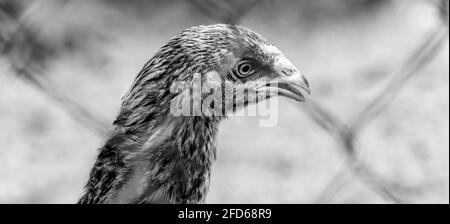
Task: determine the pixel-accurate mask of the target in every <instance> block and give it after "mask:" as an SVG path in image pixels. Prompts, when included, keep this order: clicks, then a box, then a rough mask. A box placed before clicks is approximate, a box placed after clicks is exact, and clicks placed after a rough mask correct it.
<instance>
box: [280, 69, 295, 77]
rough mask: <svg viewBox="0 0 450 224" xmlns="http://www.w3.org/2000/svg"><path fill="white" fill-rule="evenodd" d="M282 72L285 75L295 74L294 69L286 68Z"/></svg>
mask: <svg viewBox="0 0 450 224" xmlns="http://www.w3.org/2000/svg"><path fill="white" fill-rule="evenodd" d="M281 73H283V74H284V75H285V76H291V75H293V74H294V70H292V69H286V70H283V71H281Z"/></svg>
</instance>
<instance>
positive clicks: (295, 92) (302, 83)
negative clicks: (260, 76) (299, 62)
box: [271, 73, 311, 102]
mask: <svg viewBox="0 0 450 224" xmlns="http://www.w3.org/2000/svg"><path fill="white" fill-rule="evenodd" d="M271 83H272V82H271ZM273 84H274V85H276V87H277V88H278V95H280V96H285V97H288V98H291V99H294V100H297V101H300V102H304V101H305V95H306V94H307V95H311V88H310V86H309V82H308V80H307V79H306V78H305V77H304V76H302V75H300V74H298V73H297V74H293V75H291V76H288V77H284V78H282V79H279V80H277V81H276V82H275V83H273ZM271 85H272V84H271ZM305 93H306V94H305Z"/></svg>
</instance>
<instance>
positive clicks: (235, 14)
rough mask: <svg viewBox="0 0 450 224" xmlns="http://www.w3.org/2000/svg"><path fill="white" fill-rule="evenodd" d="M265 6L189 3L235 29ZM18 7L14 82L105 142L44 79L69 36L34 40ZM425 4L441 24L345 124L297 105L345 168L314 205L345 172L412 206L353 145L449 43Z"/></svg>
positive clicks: (94, 120) (12, 46) (13, 25)
mask: <svg viewBox="0 0 450 224" xmlns="http://www.w3.org/2000/svg"><path fill="white" fill-rule="evenodd" d="M264 1H269V0H251V1H232V0H228V1H214V0H202V1H200V0H191V1H189V2H190V3H191V4H193V5H194V6H195V7H197V8H198V9H200V11H202V12H203V13H204V14H205V15H207V16H208V17H210V18H211V19H212V20H213V21H216V22H221V23H230V24H239V23H240V22H241V20H242V19H243V18H245V16H246V15H247V14H248V13H249V12H251V10H252V9H253V7H255V6H257V5H258V4H261V2H264ZM22 4H23V2H21V1H19V2H18V1H0V25H1V27H0V52H1V55H2V59H3V60H5V61H6V64H7V65H8V66H9V68H10V69H11V70H13V71H14V74H16V76H17V77H19V78H20V79H21V80H23V81H24V82H26V83H28V84H29V85H31V86H33V87H35V88H36V89H38V90H39V91H40V92H42V93H43V94H45V95H47V96H48V97H50V98H51V99H52V100H53V102H54V103H55V104H56V105H58V106H59V107H61V108H62V109H64V111H65V112H66V113H67V114H68V115H69V116H71V117H72V118H73V119H74V120H75V121H76V122H78V123H80V124H81V125H83V126H84V127H86V129H87V130H90V131H92V133H94V134H97V135H98V136H99V137H104V136H105V133H106V132H107V131H108V130H109V128H110V125H109V123H110V122H108V121H105V120H104V119H102V118H101V117H98V116H96V115H95V114H94V113H92V112H90V110H89V109H88V108H86V107H85V106H83V105H82V104H80V103H79V102H78V101H77V100H76V99H75V97H74V96H73V95H72V94H71V93H70V92H67V91H65V90H63V89H60V88H59V87H58V86H57V85H55V84H54V83H53V82H52V81H51V79H50V78H48V76H46V75H45V69H46V65H47V62H48V61H51V60H52V59H53V58H54V57H57V55H58V54H59V53H60V52H59V51H64V50H67V49H71V48H72V47H73V46H74V41H71V40H70V37H69V38H68V39H67V40H66V41H64V42H63V43H58V44H59V45H58V46H56V47H55V45H54V43H49V42H46V41H45V40H41V39H39V38H38V36H39V35H36V34H37V33H39V30H36V29H35V28H33V27H30V26H28V25H27V24H26V23H23V21H22V20H23V19H24V18H23V17H24V16H26V15H23V14H21V13H20V12H21V10H22V7H24V6H23V5H22ZM60 4H65V3H60ZM430 4H435V5H436V7H439V10H438V12H440V15H439V16H441V18H442V21H443V22H442V23H440V24H436V26H435V27H434V28H433V29H431V30H429V31H428V34H427V36H426V38H424V39H423V40H422V41H421V42H420V43H417V46H416V48H415V49H414V50H413V51H412V52H411V54H410V56H409V57H408V59H407V60H406V62H405V63H404V64H403V65H401V66H399V69H398V70H397V72H396V73H395V74H393V75H388V76H387V77H391V80H390V81H389V82H387V84H386V85H385V86H384V87H383V88H382V89H381V90H380V91H379V93H378V94H376V95H375V96H374V97H373V98H372V99H371V100H369V101H367V104H366V105H365V106H364V107H363V109H362V110H361V111H354V112H353V116H351V117H352V119H350V120H349V121H344V120H343V119H341V118H339V117H337V116H336V115H334V114H333V112H331V111H329V110H327V109H325V107H323V106H322V105H321V104H319V103H318V102H316V101H315V100H314V97H312V98H311V99H309V100H308V102H307V103H306V104H305V105H301V109H302V110H303V111H304V113H306V114H307V115H308V116H309V117H310V118H311V119H312V120H313V121H314V122H315V123H316V124H317V125H318V126H320V127H321V128H322V129H323V130H325V131H326V132H327V133H328V134H329V135H331V136H332V137H333V138H334V139H335V140H336V141H337V142H338V144H339V146H340V147H339V148H338V149H337V150H338V151H339V152H340V153H341V154H342V159H343V160H345V162H346V164H347V166H346V167H345V168H344V170H342V171H341V172H338V174H337V175H336V176H334V177H333V178H331V179H330V180H329V184H328V185H327V186H325V187H324V188H323V189H325V190H324V191H323V192H322V193H321V194H320V195H319V196H318V197H317V200H316V202H318V203H326V202H328V201H329V199H330V198H331V197H333V195H335V194H336V193H337V192H338V191H339V188H343V187H345V186H344V185H341V184H339V183H340V182H341V179H342V178H344V176H345V173H347V172H348V171H350V172H351V173H352V174H353V175H354V176H355V177H356V178H358V179H359V180H361V181H362V182H363V183H364V184H365V185H366V186H367V188H368V189H370V190H371V191H373V192H374V193H376V194H378V195H379V196H381V197H382V198H383V199H384V200H386V201H387V202H391V203H408V202H413V201H411V199H410V197H409V192H411V191H412V190H411V189H409V187H408V186H404V185H402V184H400V183H396V182H393V181H392V180H390V179H388V178H385V177H384V176H383V175H382V174H379V173H377V172H376V171H374V170H373V169H372V168H371V167H370V165H368V164H366V163H365V161H363V160H362V159H361V158H360V156H359V152H360V151H361V148H359V147H358V146H357V144H356V143H357V142H358V141H359V140H360V137H361V135H362V131H363V130H364V129H366V128H367V127H368V126H369V125H370V124H371V123H372V122H374V120H375V119H376V118H377V117H379V116H383V112H384V111H385V110H386V109H387V108H388V107H389V106H390V103H391V102H392V99H393V98H395V97H396V96H397V95H398V94H399V93H400V92H401V91H402V88H403V87H405V86H406V85H408V84H409V83H411V81H412V80H413V79H414V78H415V77H417V76H420V75H421V70H422V69H423V68H424V67H426V66H427V65H428V64H429V63H430V62H432V61H433V59H434V58H435V56H436V55H437V54H438V53H439V52H440V51H442V50H443V49H444V46H445V44H446V43H447V42H448V0H442V1H439V2H438V1H430Z"/></svg>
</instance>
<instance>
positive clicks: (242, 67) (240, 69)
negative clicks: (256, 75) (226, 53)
mask: <svg viewBox="0 0 450 224" xmlns="http://www.w3.org/2000/svg"><path fill="white" fill-rule="evenodd" d="M253 72H255V69H254V68H253V65H252V64H251V63H250V62H249V61H242V62H240V63H239V64H238V65H237V66H236V71H235V74H236V76H237V77H239V78H246V77H248V76H250V75H251V74H253Z"/></svg>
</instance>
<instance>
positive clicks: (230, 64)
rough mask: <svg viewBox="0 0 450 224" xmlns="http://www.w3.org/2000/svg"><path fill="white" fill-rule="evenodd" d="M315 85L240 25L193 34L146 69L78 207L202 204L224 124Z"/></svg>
mask: <svg viewBox="0 0 450 224" xmlns="http://www.w3.org/2000/svg"><path fill="white" fill-rule="evenodd" d="M305 93H307V94H309V93H310V87H309V83H308V81H307V80H306V78H305V77H304V76H302V75H301V74H300V72H299V71H298V70H297V68H295V66H294V65H292V63H291V62H290V61H289V60H288V59H287V58H286V57H285V56H284V55H283V54H282V52H281V51H280V50H278V49H277V48H276V47H275V46H273V45H272V44H270V43H269V42H268V41H267V40H266V39H264V38H263V37H262V36H261V35H259V34H257V33H255V32H253V31H251V30H249V29H247V28H244V27H242V26H237V25H225V24H216V25H208V26H198V27H192V28H190V29H186V30H184V31H182V32H181V33H179V34H178V35H177V36H175V37H173V38H172V39H170V40H169V41H168V42H167V44H165V45H164V46H163V47H162V48H161V49H160V50H159V51H158V52H156V54H155V55H154V56H153V57H152V58H151V59H150V60H149V61H148V62H147V63H146V64H145V65H144V67H143V68H142V70H141V71H140V72H139V74H138V75H137V77H136V78H135V81H134V83H133V84H132V86H131V88H130V89H129V91H128V92H127V93H126V95H125V96H124V97H123V99H122V105H121V108H120V111H119V113H118V115H117V118H116V120H115V121H114V123H113V124H114V129H113V131H112V134H111V136H110V137H109V139H108V140H107V141H106V143H105V144H104V145H103V146H102V147H101V148H100V150H99V155H98V158H97V160H96V162H95V165H94V167H93V168H92V171H91V173H90V176H89V180H88V181H87V183H86V186H85V191H84V194H83V196H82V197H81V199H80V200H79V203H203V202H204V201H205V197H206V194H207V191H208V186H209V179H210V175H211V166H212V164H213V162H214V160H215V159H216V135H217V131H218V127H219V124H220V121H222V120H223V119H225V118H226V117H227V116H228V115H231V114H232V113H234V112H235V111H236V110H239V109H242V108H244V107H246V106H247V105H250V104H256V103H258V102H261V101H263V100H266V99H268V98H271V97H274V96H277V95H281V96H285V97H288V98H291V99H294V100H297V101H304V99H305V98H304V95H305Z"/></svg>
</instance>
